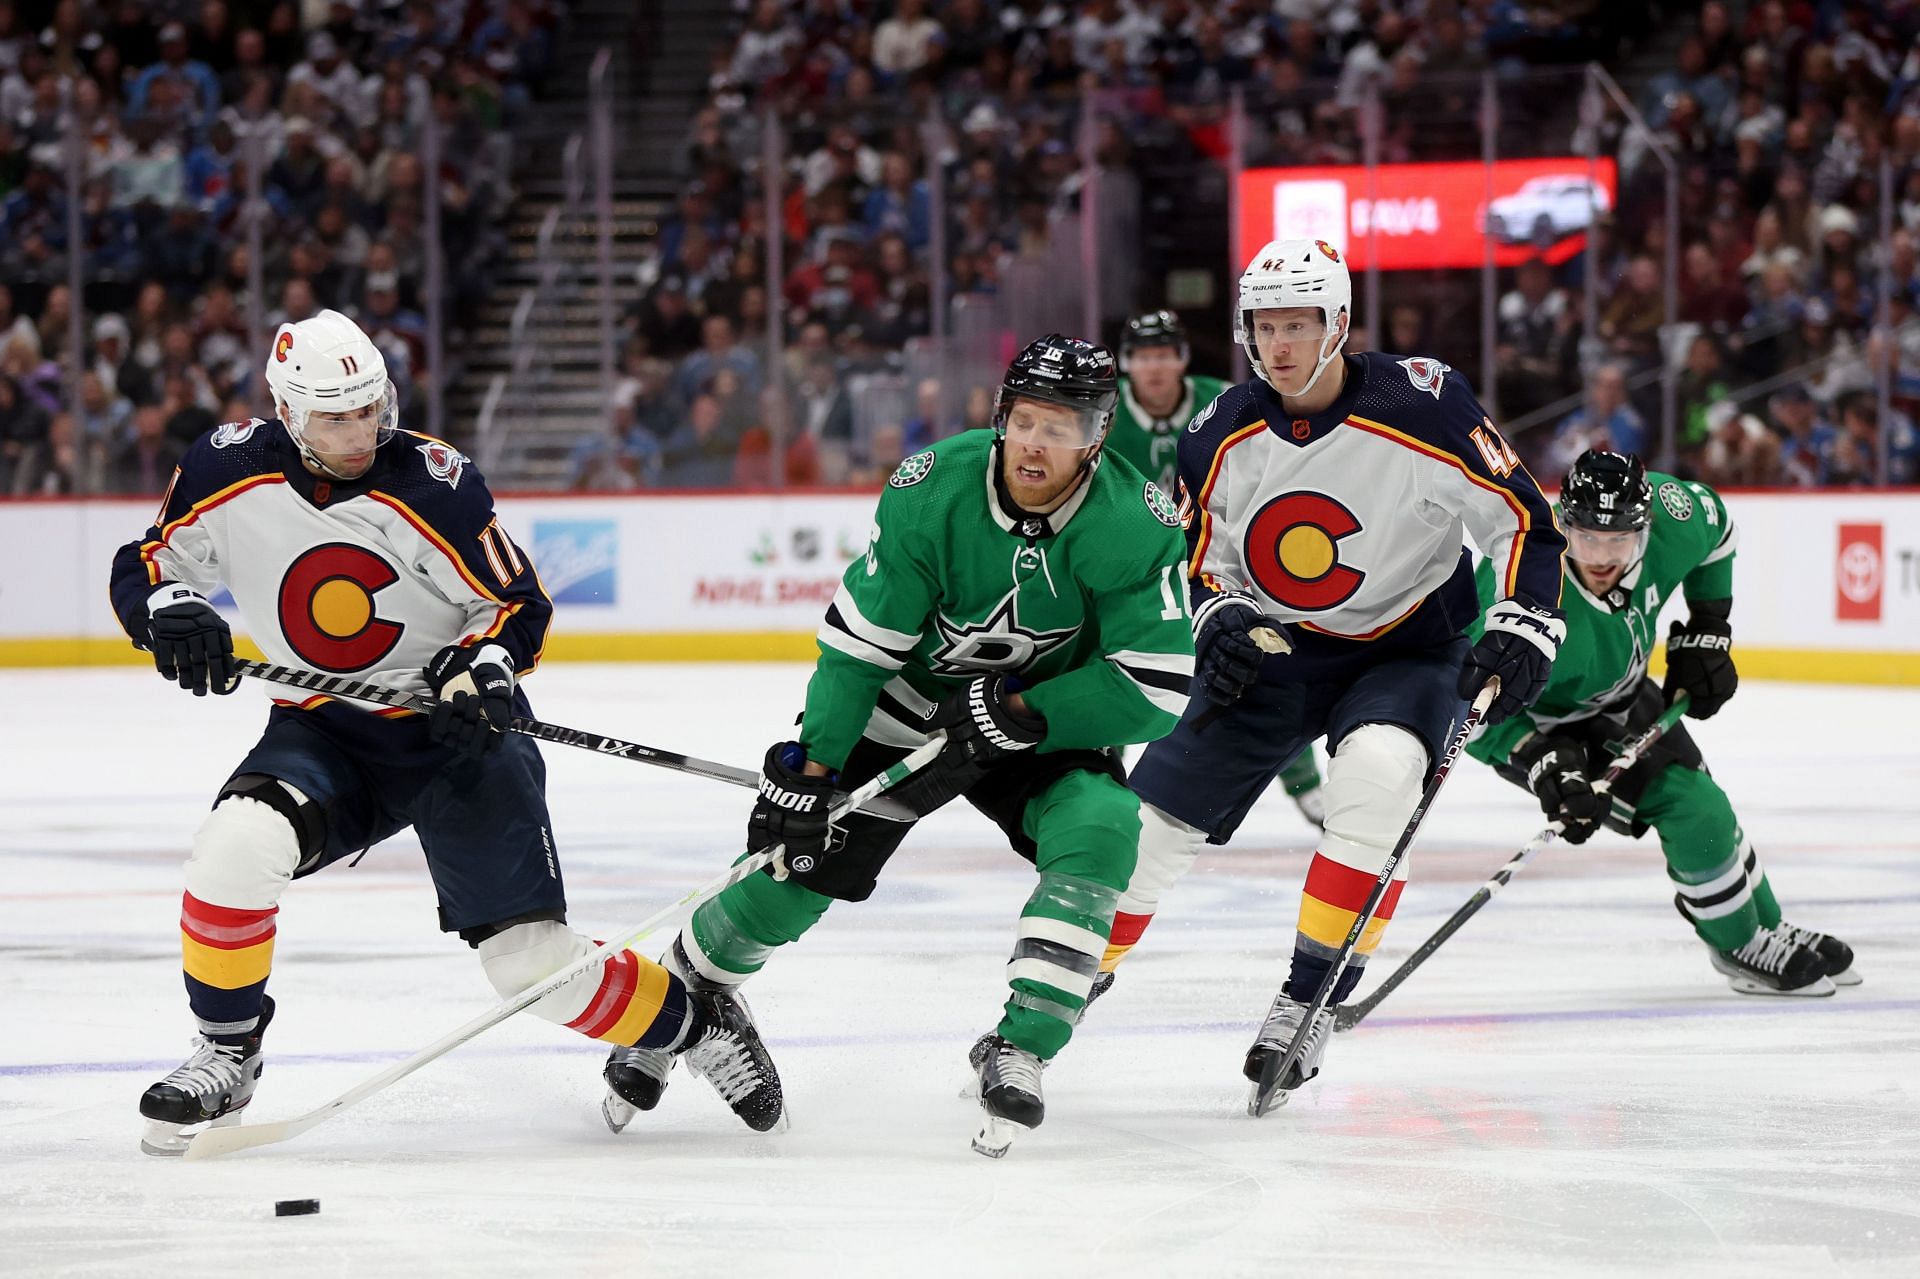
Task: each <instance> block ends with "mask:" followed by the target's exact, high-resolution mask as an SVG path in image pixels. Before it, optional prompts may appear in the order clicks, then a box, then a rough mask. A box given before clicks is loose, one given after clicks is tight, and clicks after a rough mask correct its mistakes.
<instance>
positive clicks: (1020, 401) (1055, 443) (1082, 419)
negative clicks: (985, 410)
mask: <svg viewBox="0 0 1920 1279" xmlns="http://www.w3.org/2000/svg"><path fill="white" fill-rule="evenodd" d="M998 426H999V432H1000V436H1001V438H1002V439H1004V440H1005V441H1006V442H1007V446H1008V447H1009V448H1037V449H1088V448H1092V447H1093V446H1094V445H1096V444H1098V443H1099V442H1100V437H1101V436H1102V435H1103V434H1104V433H1105V432H1106V427H1107V417H1106V414H1104V413H1099V412H1095V411H1093V410H1091V409H1076V408H1070V407H1068V406H1067V405H1065V404H1054V403H1052V402H1050V401H1047V400H1034V399H1028V398H1027V397H1026V396H1016V397H1014V400H1013V403H1012V404H1010V405H1008V406H1007V407H1006V408H1004V409H1003V410H1002V411H1001V415H1000V421H999V423H998Z"/></svg>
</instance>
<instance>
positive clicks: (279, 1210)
mask: <svg viewBox="0 0 1920 1279" xmlns="http://www.w3.org/2000/svg"><path fill="white" fill-rule="evenodd" d="M319 1211H320V1201H319V1200H318V1199H276V1200H275V1201H274V1204H273V1215H274V1216H276V1217H307V1216H311V1215H313V1214H314V1213H316V1212H319Z"/></svg>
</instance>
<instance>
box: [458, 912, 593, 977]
mask: <svg viewBox="0 0 1920 1279" xmlns="http://www.w3.org/2000/svg"><path fill="white" fill-rule="evenodd" d="M590 945H591V943H589V942H588V941H587V939H586V938H585V937H582V936H581V935H580V934H579V933H576V932H574V931H573V929H571V928H569V927H567V926H566V925H565V924H562V923H559V922H557V921H555V920H551V919H540V920H534V921H531V922H529V923H523V924H515V925H513V926H512V927H511V928H506V929H503V930H501V931H500V932H497V933H495V934H494V935H493V936H491V937H488V938H487V939H485V940H484V941H482V942H481V943H480V944H479V945H478V946H476V947H475V948H474V949H476V950H478V951H479V952H480V966H481V967H482V968H484V969H486V972H487V980H488V981H490V982H492V983H493V988H494V989H495V990H497V991H499V992H500V993H501V994H502V995H517V994H519V993H520V992H521V991H523V990H525V989H526V988H527V987H529V986H531V985H533V984H534V983H535V982H537V981H540V980H542V979H544V978H546V977H550V976H552V975H553V974H554V973H556V972H558V971H560V970H561V969H562V968H565V967H566V966H567V965H568V964H571V963H572V962H573V961H574V960H576V959H578V958H580V956H582V955H584V954H586V953H587V950H588V948H589V946H590Z"/></svg>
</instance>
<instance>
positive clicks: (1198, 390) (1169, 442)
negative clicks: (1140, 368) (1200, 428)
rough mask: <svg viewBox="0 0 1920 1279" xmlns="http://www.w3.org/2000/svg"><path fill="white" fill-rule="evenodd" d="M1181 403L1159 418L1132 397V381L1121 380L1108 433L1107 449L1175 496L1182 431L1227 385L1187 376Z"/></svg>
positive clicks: (1184, 381)
mask: <svg viewBox="0 0 1920 1279" xmlns="http://www.w3.org/2000/svg"><path fill="white" fill-rule="evenodd" d="M1181 382H1182V383H1183V384H1184V385H1183V389H1182V391H1181V395H1180V403H1179V404H1178V405H1177V406H1175V408H1174V410H1173V412H1172V413H1171V414H1169V415H1168V416H1166V417H1163V418H1156V417H1154V416H1153V415H1152V414H1151V413H1149V412H1147V411H1146V410H1145V409H1143V408H1141V407H1140V404H1139V401H1137V400H1135V399H1134V398H1133V379H1132V378H1125V377H1123V378H1121V379H1120V407H1119V408H1117V409H1116V410H1114V414H1113V428H1112V429H1111V430H1109V431H1108V432H1107V448H1108V449H1109V450H1110V451H1112V452H1115V453H1118V454H1119V455H1120V456H1121V457H1124V458H1126V459H1127V461H1129V462H1131V463H1133V469H1134V470H1136V471H1138V472H1140V474H1142V475H1144V476H1146V477H1147V478H1148V479H1150V480H1152V481H1153V482H1154V483H1155V484H1158V485H1159V486H1160V491H1161V492H1162V493H1165V494H1167V495H1168V496H1169V497H1171V496H1173V494H1174V493H1175V492H1177V489H1176V488H1175V485H1177V484H1178V483H1179V479H1180V467H1179V460H1180V459H1179V453H1180V432H1181V431H1183V430H1185V429H1186V426H1187V423H1189V422H1191V421H1193V415H1194V414H1196V413H1198V412H1199V411H1200V410H1201V409H1204V408H1206V407H1207V405H1209V404H1211V403H1213V402H1214V400H1215V399H1216V398H1218V397H1219V395H1220V392H1222V391H1224V390H1226V389H1227V384H1226V383H1225V382H1222V381H1221V380H1220V379H1219V378H1211V377H1187V378H1182V379H1181Z"/></svg>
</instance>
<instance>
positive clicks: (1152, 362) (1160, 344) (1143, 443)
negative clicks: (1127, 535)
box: [1107, 311, 1327, 827]
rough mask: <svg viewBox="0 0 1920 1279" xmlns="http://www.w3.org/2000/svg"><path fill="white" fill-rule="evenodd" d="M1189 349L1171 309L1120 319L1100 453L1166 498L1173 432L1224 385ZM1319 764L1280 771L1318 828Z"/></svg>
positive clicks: (1321, 821)
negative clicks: (1114, 456) (1107, 426)
mask: <svg viewBox="0 0 1920 1279" xmlns="http://www.w3.org/2000/svg"><path fill="white" fill-rule="evenodd" d="M1191 358H1192V350H1191V349H1190V348H1189V346H1188V344H1187V327H1186V325H1184V324H1182V323H1181V322H1180V317H1179V316H1177V315H1175V314H1174V313H1173V312H1171V311H1148V312H1146V313H1145V314H1144V315H1136V316H1134V317H1133V318H1132V319H1131V320H1128V321H1127V331H1126V333H1125V334H1124V335H1123V336H1122V337H1121V339H1120V371H1121V372H1122V373H1123V374H1125V376H1124V377H1122V378H1121V379H1120V407H1119V409H1118V411H1116V412H1115V413H1114V415H1113V430H1112V432H1111V433H1109V435H1108V436H1107V450H1108V451H1109V452H1112V453H1118V454H1119V455H1120V456H1121V457H1124V458H1126V459H1127V461H1129V462H1131V463H1133V469H1134V470H1136V471H1139V472H1140V473H1141V474H1142V475H1144V476H1146V477H1147V478H1148V479H1150V480H1152V481H1153V482H1154V483H1155V484H1158V485H1159V486H1160V491H1161V492H1162V493H1165V494H1166V495H1167V496H1169V497H1172V496H1174V495H1175V494H1177V493H1178V492H1179V491H1180V490H1179V484H1180V468H1179V453H1180V432H1182V431H1184V430H1186V429H1187V423H1189V422H1191V421H1193V418H1194V415H1195V414H1197V413H1199V412H1200V411H1201V410H1202V409H1204V408H1206V407H1207V406H1208V405H1210V404H1212V403H1213V402H1214V400H1215V399H1216V398H1217V397H1218V396H1219V394H1220V392H1222V391H1224V390H1226V389H1227V383H1225V382H1222V381H1221V380H1220V379H1219V378H1212V377H1195V376H1193V375H1190V374H1189V373H1188V372H1187V364H1188V362H1189V360H1190V359H1191ZM1320 780H1321V779H1320V769H1319V767H1318V766H1317V765H1315V763H1314V760H1313V748H1312V747H1311V746H1309V747H1307V749H1305V750H1303V751H1301V752H1300V754H1299V755H1297V756H1295V757H1294V759H1293V760H1292V762H1290V763H1289V764H1288V765H1287V766H1286V767H1285V768H1283V769H1281V770H1280V784H1281V785H1282V786H1284V787H1285V788H1286V791H1287V794H1288V796H1289V797H1291V798H1292V800H1293V802H1294V805H1295V806H1296V807H1297V808H1299V810H1300V815H1301V816H1302V817H1304V818H1306V819H1307V820H1308V821H1310V822H1312V823H1313V824H1314V825H1315V826H1316V827H1320V826H1325V825H1326V819H1327V806H1326V801H1325V800H1324V799H1323V798H1322V796H1321V794H1320Z"/></svg>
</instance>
